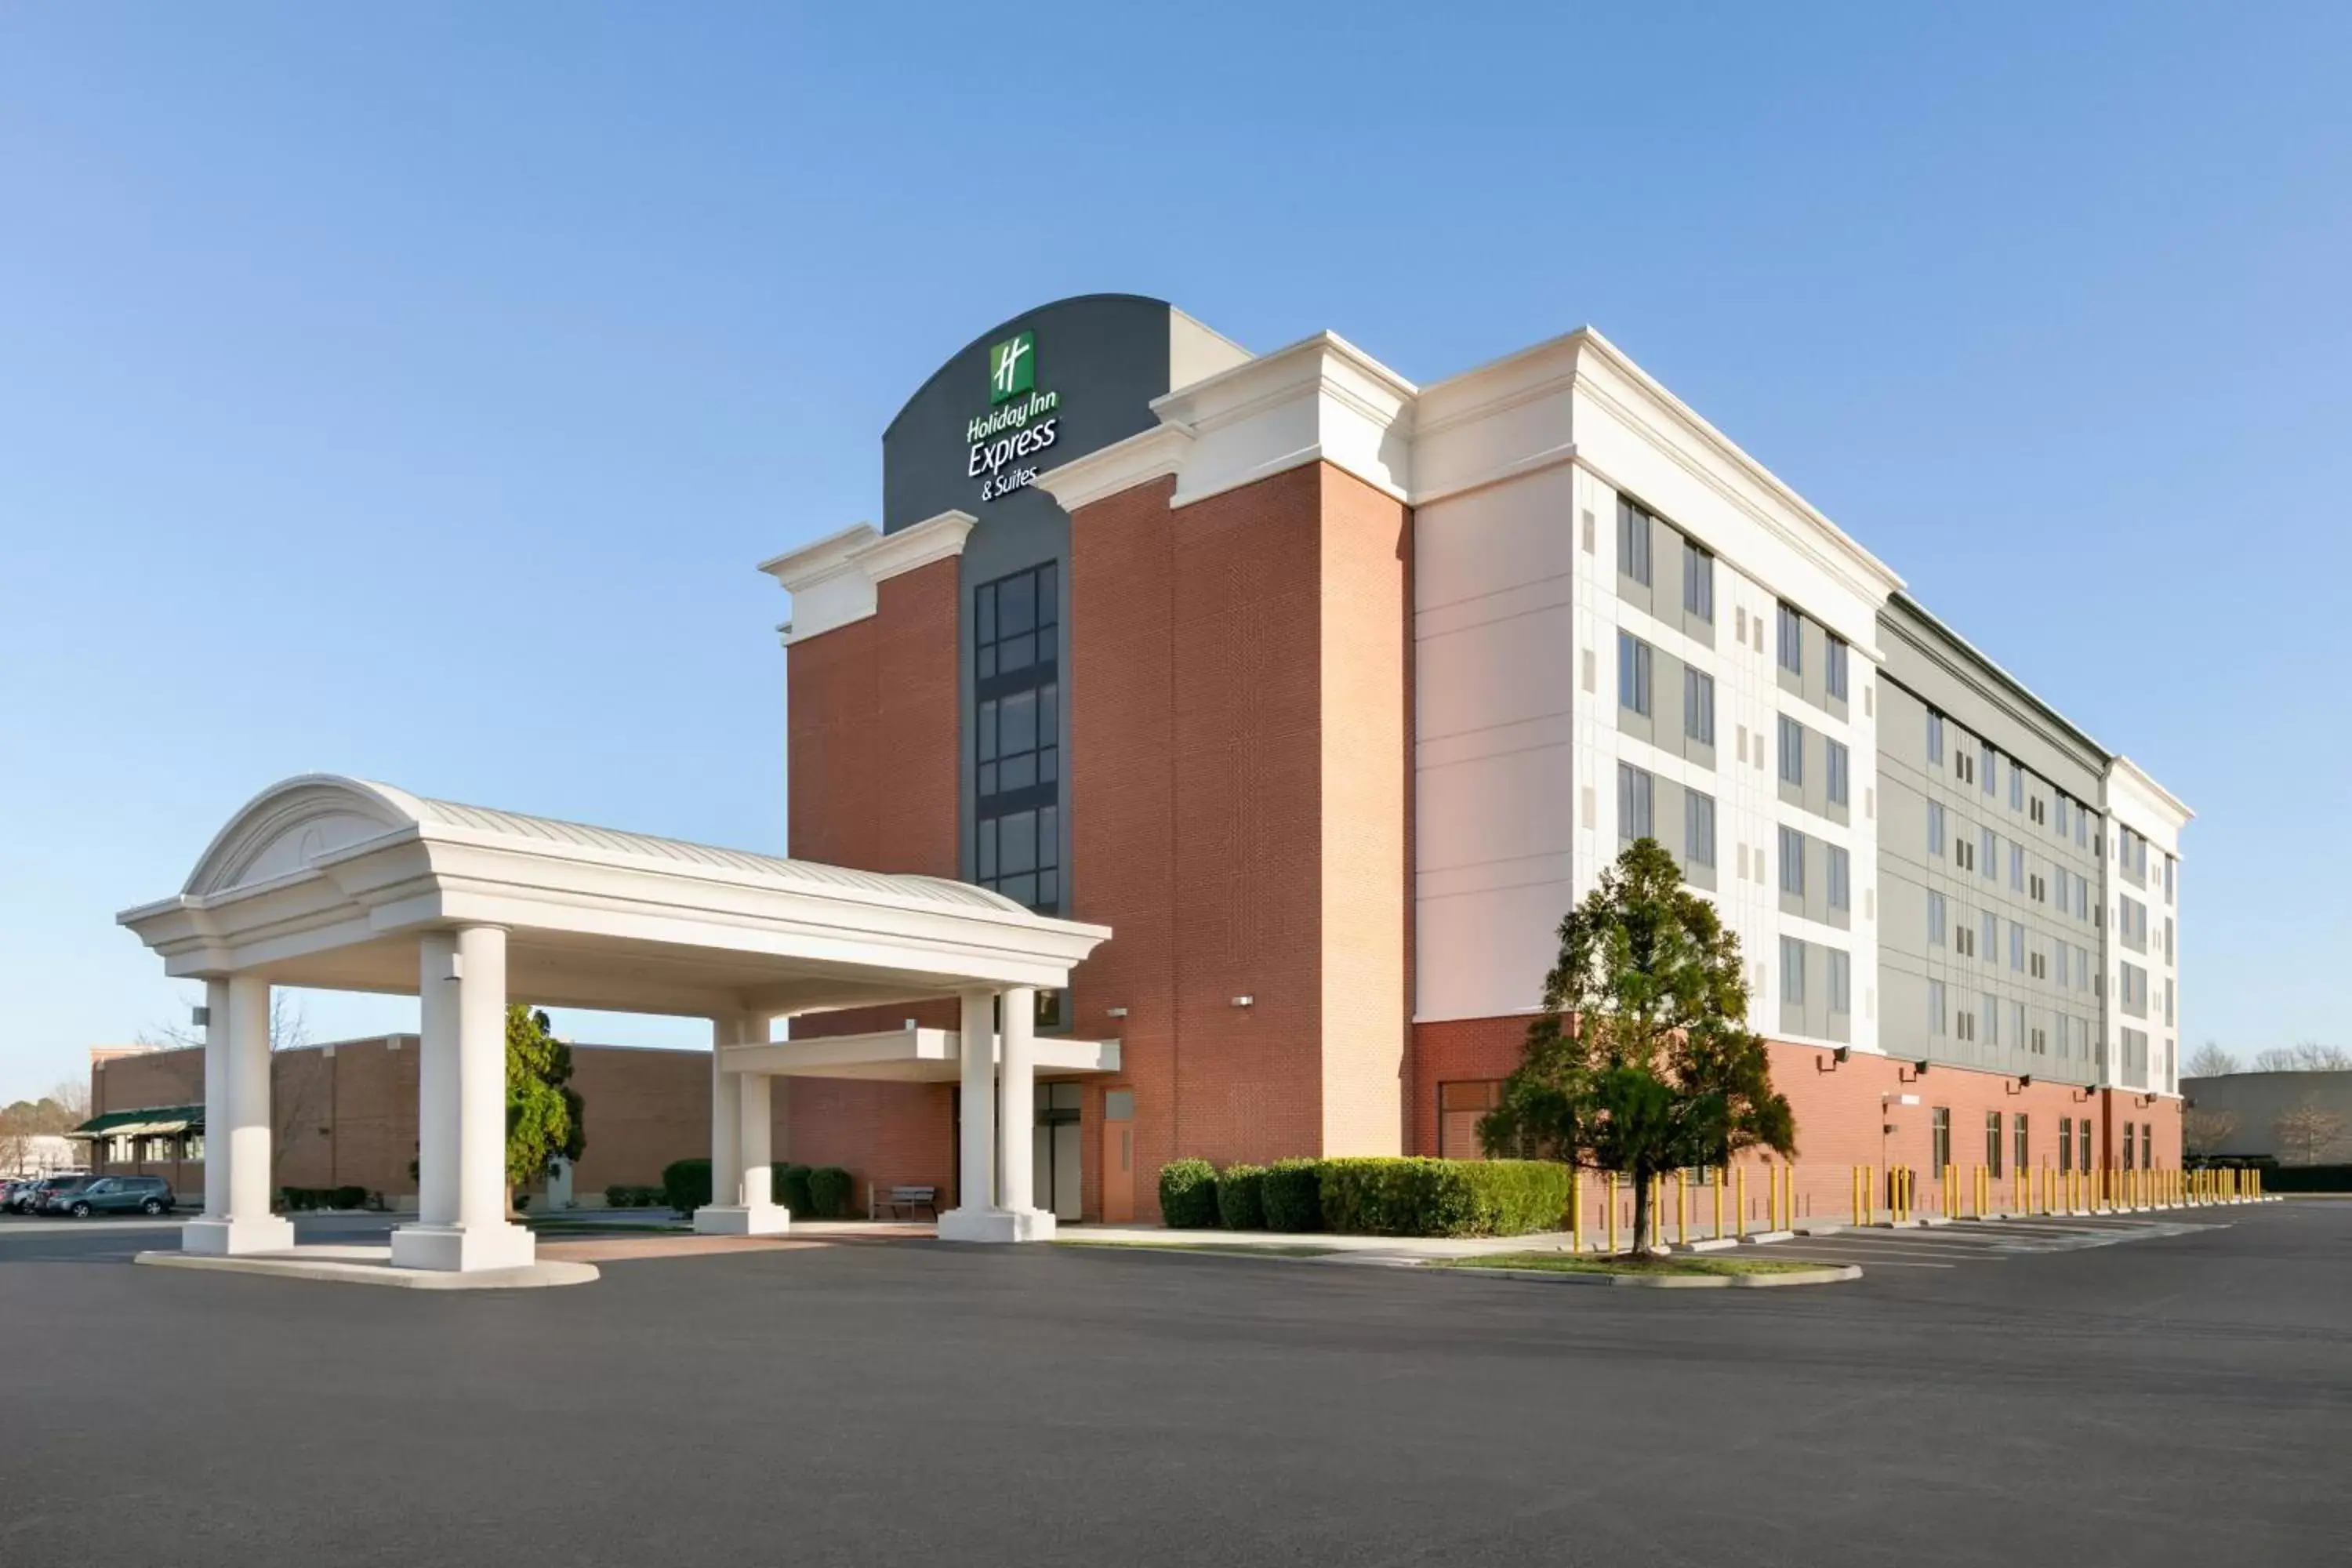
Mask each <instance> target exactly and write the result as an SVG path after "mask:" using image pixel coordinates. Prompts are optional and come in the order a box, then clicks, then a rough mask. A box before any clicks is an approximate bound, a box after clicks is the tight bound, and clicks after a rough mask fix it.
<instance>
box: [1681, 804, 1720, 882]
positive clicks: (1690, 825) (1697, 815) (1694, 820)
mask: <svg viewBox="0 0 2352 1568" xmlns="http://www.w3.org/2000/svg"><path fill="white" fill-rule="evenodd" d="M1683 858H1684V859H1685V860H1686V861H1688V862H1689V863H1690V864H1692V865H1694V866H1707V867H1712V866H1713V865H1714V864H1715V796H1713V795H1701V794H1699V793H1698V791H1696V790H1690V791H1688V792H1686V793H1685V795H1683Z"/></svg>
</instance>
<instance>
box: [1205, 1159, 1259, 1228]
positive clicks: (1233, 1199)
mask: <svg viewBox="0 0 2352 1568" xmlns="http://www.w3.org/2000/svg"><path fill="white" fill-rule="evenodd" d="M1264 1191H1265V1166H1264V1165H1227V1166H1226V1167H1225V1168H1224V1169H1223V1170H1222V1171H1220V1172H1218V1173H1217V1220H1218V1222H1219V1223H1220V1224H1222V1225H1223V1226H1224V1227H1225V1228H1226V1229H1227V1230H1264V1229H1265V1203H1264Z"/></svg>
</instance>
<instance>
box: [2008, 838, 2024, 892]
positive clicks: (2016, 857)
mask: <svg viewBox="0 0 2352 1568" xmlns="http://www.w3.org/2000/svg"><path fill="white" fill-rule="evenodd" d="M2009 889H2010V891H2011V892H2013V893H2021V892H2023V891H2025V846H2024V845H2022V844H2012V845H2011V846H2010V847H2009Z"/></svg>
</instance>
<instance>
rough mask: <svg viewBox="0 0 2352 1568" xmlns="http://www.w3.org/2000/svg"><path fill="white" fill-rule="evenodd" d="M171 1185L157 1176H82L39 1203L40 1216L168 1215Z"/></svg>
mask: <svg viewBox="0 0 2352 1568" xmlns="http://www.w3.org/2000/svg"><path fill="white" fill-rule="evenodd" d="M171 1210H172V1184H170V1183H169V1182H166V1181H165V1180H164V1179H163V1177H161V1176H84V1177H82V1178H81V1179H80V1180H79V1182H76V1183H74V1184H71V1185H68V1186H63V1187H58V1188H57V1189H56V1190H55V1191H53V1192H51V1193H49V1194H48V1195H47V1196H46V1197H44V1198H43V1199H42V1200H41V1212H42V1213H43V1214H63V1215H72V1216H73V1217H74V1218H76V1219H88V1218H89V1216H90V1215H94V1214H151V1215H152V1214H169V1213H170V1212H171Z"/></svg>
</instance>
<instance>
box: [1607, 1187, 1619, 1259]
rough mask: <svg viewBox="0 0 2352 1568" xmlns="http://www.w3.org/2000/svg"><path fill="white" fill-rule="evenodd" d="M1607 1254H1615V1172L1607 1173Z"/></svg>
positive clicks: (1611, 1255) (1612, 1255) (1614, 1255)
mask: <svg viewBox="0 0 2352 1568" xmlns="http://www.w3.org/2000/svg"><path fill="white" fill-rule="evenodd" d="M1609 1256H1610V1257H1612V1258H1614V1257H1616V1256H1617V1173H1616V1172H1614V1171H1612V1172H1610V1173H1609Z"/></svg>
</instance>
